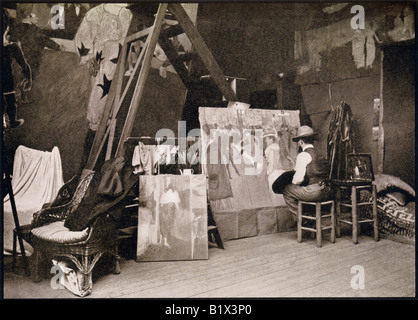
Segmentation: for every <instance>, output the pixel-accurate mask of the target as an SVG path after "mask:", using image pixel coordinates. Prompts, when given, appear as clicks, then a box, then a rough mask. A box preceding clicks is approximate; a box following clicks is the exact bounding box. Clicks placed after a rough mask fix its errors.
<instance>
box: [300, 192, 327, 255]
mask: <svg viewBox="0 0 418 320" xmlns="http://www.w3.org/2000/svg"><path fill="white" fill-rule="evenodd" d="M304 205H310V206H314V207H315V216H308V215H304V214H303V213H304V212H303V206H304ZM326 205H331V209H330V213H329V214H326V215H322V212H321V211H322V206H326ZM324 218H325V219H326V218H330V220H331V225H328V226H324V225H322V221H323V220H322V219H324ZM303 219H306V220H310V221H315V222H316V225H315V228H309V227H303V226H302V220H303ZM297 225H298V227H297V229H298V242H302V230H306V231H310V232H315V233H316V245H317V246H318V247H322V231H323V230H328V229H331V242H332V243H334V242H335V204H334V200H328V201H317V202H310V201H302V200H299V202H298V216H297Z"/></svg>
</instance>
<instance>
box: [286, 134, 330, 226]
mask: <svg viewBox="0 0 418 320" xmlns="http://www.w3.org/2000/svg"><path fill="white" fill-rule="evenodd" d="M315 138H316V134H315V133H314V132H313V130H312V128H311V127H308V126H301V127H300V128H299V129H298V134H297V136H296V137H294V138H292V140H293V141H295V142H297V143H298V146H299V148H300V149H301V152H300V153H299V154H298V156H297V158H296V164H295V173H294V175H293V179H292V183H290V184H288V185H286V186H285V188H284V190H283V197H284V200H285V202H286V204H287V206H288V208H289V210H290V212H291V213H292V214H293V215H294V216H295V220H296V217H297V210H298V200H302V201H325V200H328V199H329V198H330V197H331V190H330V188H329V187H328V186H327V184H326V179H327V175H328V170H327V169H328V166H327V165H326V163H325V162H324V160H322V159H319V158H318V156H317V154H316V151H315V149H314V146H313V141H314V140H315Z"/></svg>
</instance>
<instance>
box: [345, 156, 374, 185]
mask: <svg viewBox="0 0 418 320" xmlns="http://www.w3.org/2000/svg"><path fill="white" fill-rule="evenodd" d="M346 165H347V168H346V175H347V180H352V181H370V182H371V181H373V180H374V172H373V164H372V156H371V154H370V153H349V154H348V155H347V162H346Z"/></svg>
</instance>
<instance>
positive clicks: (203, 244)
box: [137, 175, 208, 261]
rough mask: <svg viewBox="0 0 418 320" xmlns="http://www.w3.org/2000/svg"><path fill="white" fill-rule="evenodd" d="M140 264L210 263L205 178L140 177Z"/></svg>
mask: <svg viewBox="0 0 418 320" xmlns="http://www.w3.org/2000/svg"><path fill="white" fill-rule="evenodd" d="M139 181H140V203H141V204H143V205H142V206H140V207H139V209H138V245H137V261H167V260H195V259H208V234H207V227H208V222H207V197H206V177H205V176H204V175H142V176H140V180H139Z"/></svg>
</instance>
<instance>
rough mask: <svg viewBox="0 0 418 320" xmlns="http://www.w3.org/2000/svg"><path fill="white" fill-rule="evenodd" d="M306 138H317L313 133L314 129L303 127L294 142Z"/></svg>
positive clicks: (293, 139)
mask: <svg viewBox="0 0 418 320" xmlns="http://www.w3.org/2000/svg"><path fill="white" fill-rule="evenodd" d="M306 137H316V133H315V132H314V131H313V129H312V128H311V127H309V126H301V127H299V129H298V133H297V136H296V137H293V138H292V141H294V142H296V141H298V140H299V139H301V138H306Z"/></svg>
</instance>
